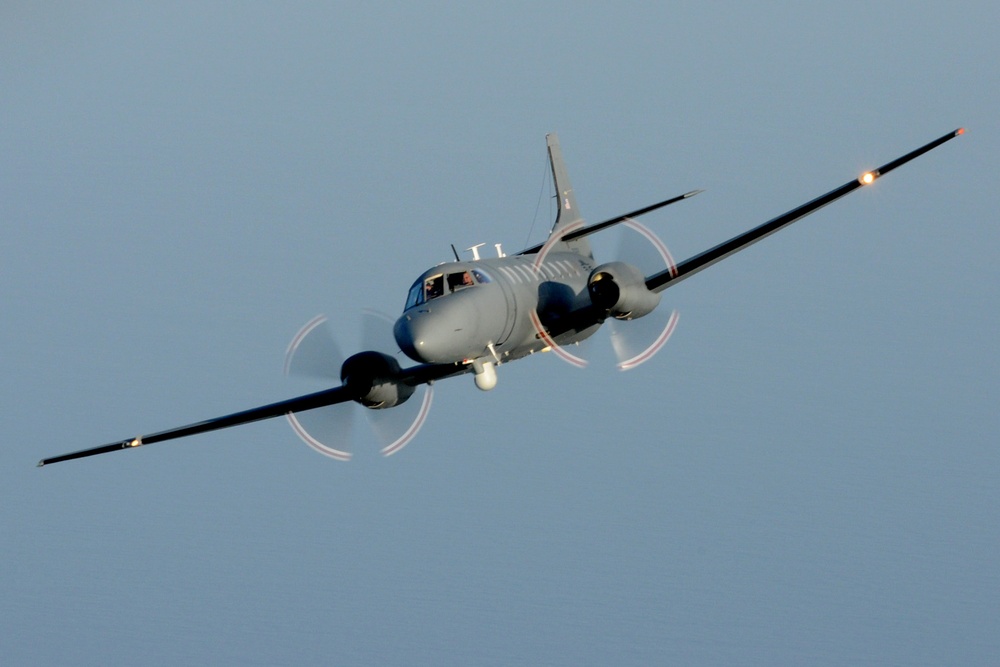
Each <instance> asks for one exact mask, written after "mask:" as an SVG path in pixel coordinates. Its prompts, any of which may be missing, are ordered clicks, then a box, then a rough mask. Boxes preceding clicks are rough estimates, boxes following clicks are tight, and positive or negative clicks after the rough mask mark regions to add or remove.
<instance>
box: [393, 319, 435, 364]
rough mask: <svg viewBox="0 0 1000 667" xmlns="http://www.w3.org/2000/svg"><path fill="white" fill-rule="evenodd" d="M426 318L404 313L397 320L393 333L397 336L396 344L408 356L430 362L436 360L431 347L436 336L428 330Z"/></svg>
mask: <svg viewBox="0 0 1000 667" xmlns="http://www.w3.org/2000/svg"><path fill="white" fill-rule="evenodd" d="M428 328H429V327H428V326H427V322H426V318H423V317H420V316H419V315H403V316H402V317H400V318H399V319H398V320H396V324H395V326H394V327H393V328H392V333H393V335H394V336H395V337H396V344H397V345H399V349H401V350H402V351H403V353H404V354H406V356H408V357H409V358H410V359H413V360H414V361H419V362H422V363H430V362H432V361H434V357H435V355H434V354H433V352H432V350H431V349H430V342H431V341H432V340H434V337H433V336H431V335H430V333H431V332H430V331H428Z"/></svg>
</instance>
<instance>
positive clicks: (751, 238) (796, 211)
mask: <svg viewBox="0 0 1000 667" xmlns="http://www.w3.org/2000/svg"><path fill="white" fill-rule="evenodd" d="M964 132H965V130H964V129H961V128H960V129H957V130H955V131H954V132H949V133H948V134H946V135H944V136H943V137H940V138H938V139H935V140H934V141H932V142H930V143H928V144H925V145H923V146H921V147H920V148H918V149H916V150H914V151H911V152H909V153H907V154H906V155H904V156H902V157H900V158H896V159H895V160H893V161H892V162H887V163H886V164H884V165H882V166H881V167H879V168H878V169H875V170H873V171H869V172H866V173H864V174H862V175H861V176H859V177H858V178H855V179H852V180H850V181H848V182H847V183H844V184H843V185H841V186H840V187H839V188H836V189H834V190H831V191H830V192H827V193H826V194H825V195H822V196H820V197H817V198H816V199H813V200H812V201H810V202H808V203H806V204H803V205H802V206H799V207H798V208H793V209H792V210H791V211H788V212H787V213H783V214H781V215H779V216H778V217H776V218H773V219H772V220H768V221H767V222H765V223H764V224H762V225H760V226H758V227H754V228H753V229H751V230H750V231H748V232H744V233H743V234H740V235H739V236H736V237H734V238H731V239H729V240H728V241H726V242H724V243H720V244H719V245H717V246H715V247H714V248H711V249H709V250H706V251H705V252H703V253H701V254H700V255H695V256H694V257H692V258H690V259H686V260H684V261H683V262H681V263H679V264H678V265H677V266H676V267H675V269H674V270H666V271H661V272H660V273H657V274H655V275H652V276H650V277H649V278H647V279H646V287H648V288H649V289H651V290H652V291H654V292H661V291H663V290H665V289H666V288H668V287H671V286H673V285H675V284H677V283H679V282H680V281H682V280H684V279H685V278H689V277H690V276H693V275H694V274H696V273H698V272H699V271H701V270H702V269H706V268H708V267H710V266H711V265H713V264H715V263H716V262H718V261H721V260H723V259H725V258H726V257H729V256H730V255H732V254H734V253H736V252H739V251H740V250H743V249H744V248H746V247H747V246H749V245H753V244H754V243H756V242H757V241H760V240H761V239H762V238H764V237H766V236H770V235H771V234H774V233H775V232H777V231H779V230H781V229H784V228H785V227H787V226H788V225H790V224H792V223H793V222H795V221H796V220H800V219H802V218H804V217H806V216H807V215H809V214H810V213H814V212H815V211H818V210H819V209H821V208H823V207H824V206H826V205H827V204H830V203H833V202H835V201H837V200H838V199H840V198H841V197H843V196H844V195H847V194H850V193H851V192H854V191H855V190H856V189H858V188H860V187H862V186H865V185H869V184H870V183H872V182H874V181H875V179H876V178H878V177H879V176H884V175H886V174H888V173H889V172H890V171H892V170H893V169H895V168H896V167H899V166H901V165H904V164H906V163H907V162H909V161H910V160H913V159H914V158H917V157H920V156H921V155H923V154H924V153H926V152H927V151H929V150H932V149H934V148H937V147H938V146H940V145H941V144H943V143H945V142H946V141H950V140H952V139H954V138H955V137H957V136H958V135H960V134H962V133H964Z"/></svg>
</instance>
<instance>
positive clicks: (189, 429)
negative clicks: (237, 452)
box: [38, 364, 472, 468]
mask: <svg viewBox="0 0 1000 667" xmlns="http://www.w3.org/2000/svg"><path fill="white" fill-rule="evenodd" d="M471 369H472V367H471V366H461V365H455V364H422V365H419V366H413V367H411V368H405V369H402V370H400V371H399V373H398V375H396V376H395V377H393V378H391V379H392V381H395V382H401V383H407V384H412V385H417V384H425V383H428V382H434V381H435V380H441V379H444V378H446V377H451V376H453V375H460V374H462V373H466V372H468V371H470V370H471ZM362 393H363V392H362ZM357 398H358V392H357V391H356V390H352V389H350V387H349V385H348V384H344V385H341V386H339V387H333V388H332V389H324V390H323V391H318V392H316V393H313V394H306V395H305V396H298V397H296V398H290V399H288V400H285V401H279V402H277V403H270V404H268V405H262V406H260V407H257V408H251V409H249V410H244V411H242V412H234V413H233V414H231V415H225V416H222V417H215V418H213V419H206V420H205V421H200V422H196V423H194V424H188V425H187V426H179V427H177V428H171V429H167V430H166V431H160V432H159V433H153V434H152V435H145V436H137V437H135V438H129V439H127V440H119V441H118V442H112V443H110V444H107V445H101V446H99V447H92V448H90V449H81V450H80V451H78V452H71V453H69V454H61V455H60V456H53V457H50V458H47V459H42V460H41V461H39V462H38V467H39V468H41V467H42V466H45V465H48V464H50V463H59V462H61V461H71V460H72V459H82V458H84V457H87V456H94V455H96V454H107V453H108V452H117V451H119V450H122V449H130V448H132V447H139V446H142V445H152V444H153V443H157V442H163V441H165V440H174V439H176V438H184V437H187V436H189V435H197V434H199V433H207V432H209V431H216V430H218V429H222V428H229V427H230V426H239V425H240V424H249V423H251V422H255V421H260V420H262V419H271V418H273V417H280V416H282V415H284V414H287V413H289V412H305V411H306V410H314V409H316V408H322V407H325V406H328V405H334V404H336V403H347V402H348V401H353V400H357Z"/></svg>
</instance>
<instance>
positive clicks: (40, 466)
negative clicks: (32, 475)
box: [35, 459, 45, 468]
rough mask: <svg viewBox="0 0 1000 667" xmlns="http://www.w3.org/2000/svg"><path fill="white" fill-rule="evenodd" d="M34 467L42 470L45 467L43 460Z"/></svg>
mask: <svg viewBox="0 0 1000 667" xmlns="http://www.w3.org/2000/svg"><path fill="white" fill-rule="evenodd" d="M35 467H36V468H44V467H45V459H42V460H41V461H39V462H38V465H37V466H35Z"/></svg>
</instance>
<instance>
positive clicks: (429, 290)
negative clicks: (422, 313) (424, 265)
mask: <svg viewBox="0 0 1000 667" xmlns="http://www.w3.org/2000/svg"><path fill="white" fill-rule="evenodd" d="M442 294H444V275H437V276H432V277H430V278H428V279H427V280H425V281H424V301H430V300H431V299H436V298H438V297H439V296H441V295H442Z"/></svg>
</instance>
